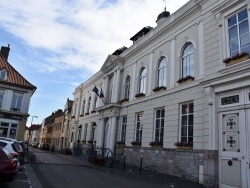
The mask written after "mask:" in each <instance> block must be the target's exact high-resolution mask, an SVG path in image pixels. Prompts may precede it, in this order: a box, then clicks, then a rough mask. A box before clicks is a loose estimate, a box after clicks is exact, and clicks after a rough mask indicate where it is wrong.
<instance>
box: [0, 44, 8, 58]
mask: <svg viewBox="0 0 250 188" xmlns="http://www.w3.org/2000/svg"><path fill="white" fill-rule="evenodd" d="M9 52H10V44H8V47H5V46H2V47H1V54H2V55H3V57H4V58H5V59H6V60H8V57H9Z"/></svg>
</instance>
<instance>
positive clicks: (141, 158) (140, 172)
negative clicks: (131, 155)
mask: <svg viewBox="0 0 250 188" xmlns="http://www.w3.org/2000/svg"><path fill="white" fill-rule="evenodd" d="M141 169H142V156H141V165H140V175H141Z"/></svg>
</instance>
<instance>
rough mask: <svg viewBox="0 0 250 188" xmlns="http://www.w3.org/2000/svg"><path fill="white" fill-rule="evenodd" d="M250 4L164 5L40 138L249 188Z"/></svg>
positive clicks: (242, 0) (208, 183)
mask: <svg viewBox="0 0 250 188" xmlns="http://www.w3.org/2000/svg"><path fill="white" fill-rule="evenodd" d="M249 10H250V1H249V0H227V1H222V0H219V1H218V0H190V1H189V2H188V3H186V4H185V5H184V6H182V7H181V8H180V9H179V10H177V11H176V12H174V13H172V14H171V13H170V12H168V11H166V9H165V10H164V11H163V12H162V13H160V14H159V15H158V17H157V19H156V23H157V26H156V27H154V28H153V27H150V26H145V27H143V28H142V29H141V30H140V31H139V32H138V33H136V34H135V35H134V36H131V38H130V40H131V41H132V45H131V46H130V47H124V46H123V47H121V48H119V49H117V50H115V51H114V52H113V53H112V54H110V55H108V56H107V58H106V60H105V61H104V63H103V66H102V67H101V69H100V70H99V71H98V72H97V73H96V74H94V75H93V76H92V77H91V78H89V79H88V80H87V81H86V82H84V83H81V84H80V85H79V86H78V87H76V88H75V91H74V92H73V96H74V99H73V101H72V104H71V105H72V108H68V107H66V108H65V109H64V110H63V113H62V114H61V116H56V117H55V115H54V116H53V114H52V115H51V116H53V118H52V119H53V120H52V121H49V120H47V121H46V119H45V121H44V122H43V123H42V125H41V127H42V129H41V130H42V133H41V134H40V135H41V137H40V140H41V141H43V142H49V141H50V143H53V144H55V145H56V146H57V149H58V150H60V149H65V148H73V147H74V146H75V145H76V143H80V142H81V143H82V145H84V144H87V142H88V141H90V142H95V144H96V146H97V147H102V148H109V149H110V150H111V151H112V153H113V155H114V156H115V157H116V158H117V159H118V160H122V159H123V155H125V154H126V162H127V163H129V164H131V165H136V166H138V165H140V162H139V161H140V159H141V156H143V168H147V169H151V170H154V171H158V172H161V173H166V174H170V175H174V176H178V177H182V178H184V179H189V180H191V181H194V182H199V183H200V184H203V185H204V186H205V187H250V178H249V177H250V168H249V164H250V149H249V148H250V139H249V135H250V128H249V127H250V118H249V117H250V71H249V70H250V59H249V53H250V36H249V15H250V13H249ZM68 103H69V100H68V101H67V104H68ZM66 106H67V105H66ZM69 109H71V111H70V112H69V111H68V110H69ZM60 112H62V111H60ZM51 129H52V130H51ZM65 130H67V131H65ZM56 131H58V132H56ZM51 133H52V134H51ZM52 140H53V141H52ZM120 144H123V150H119V148H120V147H121V145H120ZM121 151H122V152H121Z"/></svg>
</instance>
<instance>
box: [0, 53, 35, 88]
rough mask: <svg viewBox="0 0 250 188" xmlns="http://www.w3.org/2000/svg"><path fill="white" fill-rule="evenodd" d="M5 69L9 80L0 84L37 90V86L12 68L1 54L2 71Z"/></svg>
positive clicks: (0, 67)
mask: <svg viewBox="0 0 250 188" xmlns="http://www.w3.org/2000/svg"><path fill="white" fill-rule="evenodd" d="M2 69H5V70H6V71H7V78H6V79H5V80H0V84H5V85H13V86H17V87H22V88H26V89H31V90H33V93H34V92H35V90H36V86H34V85H32V84H31V83H29V82H28V81H27V80H26V79H25V78H24V77H23V76H22V75H21V74H20V73H19V72H17V71H16V69H15V68H14V67H12V66H11V65H10V64H9V63H8V61H7V60H6V59H5V58H4V57H3V55H2V54H1V53H0V70H2Z"/></svg>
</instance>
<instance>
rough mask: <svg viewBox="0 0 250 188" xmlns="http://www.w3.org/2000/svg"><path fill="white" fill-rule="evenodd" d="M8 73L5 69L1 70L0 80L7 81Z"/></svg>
mask: <svg viewBox="0 0 250 188" xmlns="http://www.w3.org/2000/svg"><path fill="white" fill-rule="evenodd" d="M6 78H7V71H6V70H5V69H2V70H0V80H6Z"/></svg>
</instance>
